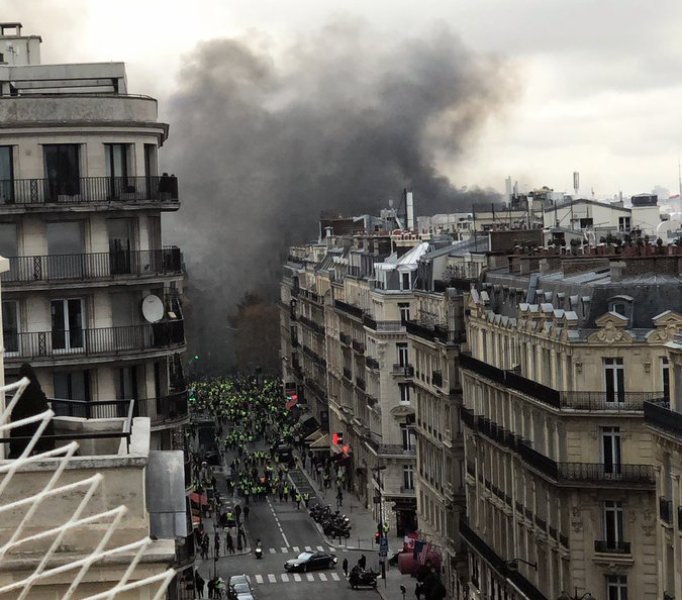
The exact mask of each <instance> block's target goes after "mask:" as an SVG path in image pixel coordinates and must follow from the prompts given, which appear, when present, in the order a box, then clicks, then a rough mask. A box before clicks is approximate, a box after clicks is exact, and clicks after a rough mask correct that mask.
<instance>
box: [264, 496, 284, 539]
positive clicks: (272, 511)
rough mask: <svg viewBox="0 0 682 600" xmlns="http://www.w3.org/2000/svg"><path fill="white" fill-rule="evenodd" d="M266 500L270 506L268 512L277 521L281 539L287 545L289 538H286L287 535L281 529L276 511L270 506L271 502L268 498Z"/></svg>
mask: <svg viewBox="0 0 682 600" xmlns="http://www.w3.org/2000/svg"><path fill="white" fill-rule="evenodd" d="M267 501H268V506H269V507H270V512H271V513H272V516H273V517H274V519H275V523H277V528H278V529H279V532H280V533H281V534H282V539H283V540H284V543H285V544H286V545H287V547H289V540H288V539H287V536H286V535H284V529H282V524H281V523H280V522H279V517H278V516H277V513H276V512H275V509H274V507H273V506H272V502H270V498H268V499H267Z"/></svg>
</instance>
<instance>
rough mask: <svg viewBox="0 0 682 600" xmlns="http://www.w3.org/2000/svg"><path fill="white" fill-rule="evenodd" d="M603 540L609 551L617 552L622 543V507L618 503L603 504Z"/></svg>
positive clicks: (608, 502)
mask: <svg viewBox="0 0 682 600" xmlns="http://www.w3.org/2000/svg"><path fill="white" fill-rule="evenodd" d="M604 540H605V541H606V547H607V548H608V549H609V550H618V549H619V547H620V546H621V545H622V542H623V507H622V505H621V503H620V502H611V501H607V502H604Z"/></svg>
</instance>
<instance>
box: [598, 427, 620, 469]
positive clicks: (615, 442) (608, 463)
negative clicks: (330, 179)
mask: <svg viewBox="0 0 682 600" xmlns="http://www.w3.org/2000/svg"><path fill="white" fill-rule="evenodd" d="M602 459H603V461H604V473H606V474H611V475H619V474H620V464H621V463H620V461H621V458H620V427H602Z"/></svg>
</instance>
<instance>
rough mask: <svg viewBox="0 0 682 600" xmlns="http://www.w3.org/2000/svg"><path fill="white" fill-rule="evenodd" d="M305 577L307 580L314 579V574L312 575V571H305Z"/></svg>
mask: <svg viewBox="0 0 682 600" xmlns="http://www.w3.org/2000/svg"><path fill="white" fill-rule="evenodd" d="M305 577H306V579H307V580H308V581H315V575H313V574H312V573H306V574H305Z"/></svg>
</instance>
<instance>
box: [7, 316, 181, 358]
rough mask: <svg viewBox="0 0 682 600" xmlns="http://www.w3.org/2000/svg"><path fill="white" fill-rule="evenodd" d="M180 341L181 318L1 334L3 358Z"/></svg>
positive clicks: (125, 350)
mask: <svg viewBox="0 0 682 600" xmlns="http://www.w3.org/2000/svg"><path fill="white" fill-rule="evenodd" d="M184 343H185V331H184V322H183V321H182V320H177V321H163V322H160V323H153V324H151V323H146V324H143V325H128V326H123V327H98V328H93V329H80V328H77V329H71V330H68V331H65V330H53V331H32V332H27V333H9V334H6V335H5V360H6V361H7V362H12V361H24V360H26V359H40V358H50V359H59V358H69V357H73V356H101V355H106V354H124V353H128V352H140V351H147V350H157V349H161V348H167V347H169V346H174V345H182V344H184Z"/></svg>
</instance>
